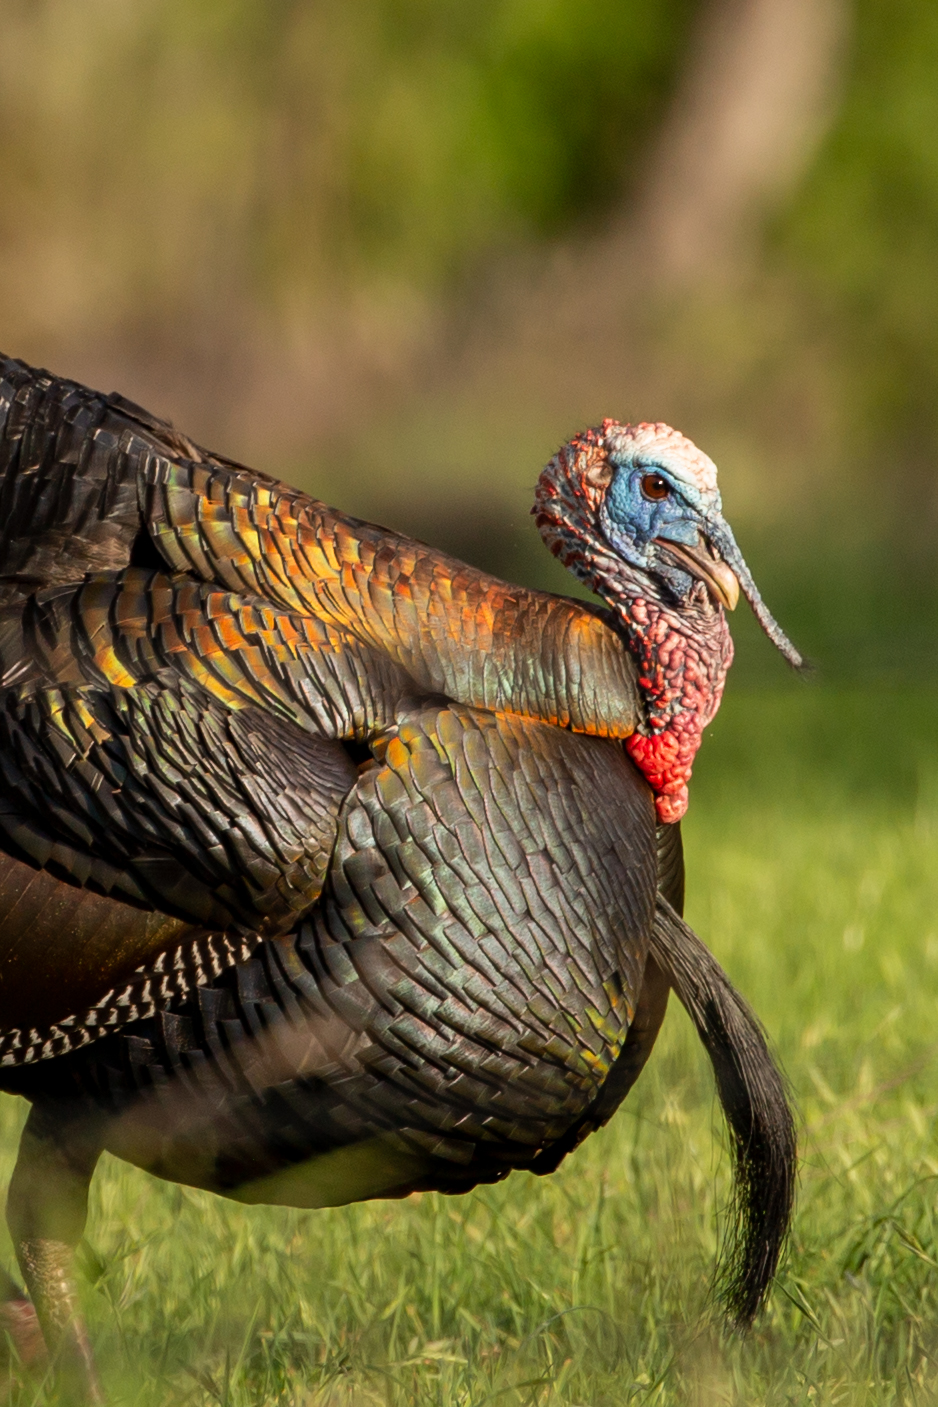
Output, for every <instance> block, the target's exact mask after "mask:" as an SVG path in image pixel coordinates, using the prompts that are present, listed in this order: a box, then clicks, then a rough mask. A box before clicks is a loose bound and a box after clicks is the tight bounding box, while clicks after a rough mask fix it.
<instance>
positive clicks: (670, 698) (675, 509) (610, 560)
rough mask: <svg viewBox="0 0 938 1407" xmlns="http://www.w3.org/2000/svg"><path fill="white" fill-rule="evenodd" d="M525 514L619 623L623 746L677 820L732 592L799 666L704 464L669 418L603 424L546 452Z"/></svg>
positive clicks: (711, 469)
mask: <svg viewBox="0 0 938 1407" xmlns="http://www.w3.org/2000/svg"><path fill="white" fill-rule="evenodd" d="M532 512H533V513H534V515H535V519H536V521H537V525H538V528H539V530H540V533H541V536H542V537H543V539H544V541H545V542H546V543H547V546H548V547H549V548H550V550H551V552H553V554H554V555H555V556H556V557H558V558H559V559H560V561H561V562H562V563H563V564H564V566H565V567H567V568H568V569H569V570H570V571H571V572H573V574H574V575H575V576H576V577H578V578H579V579H580V581H582V582H584V583H585V585H587V586H588V587H589V588H590V589H591V590H592V591H595V592H596V593H597V595H599V596H602V597H603V599H604V600H606V601H607V602H608V604H609V605H610V606H611V607H612V609H613V611H614V612H615V615H616V618H617V621H618V622H619V623H620V624H621V626H622V628H623V630H624V633H625V637H626V640H627V642H628V645H629V649H630V650H631V652H632V654H633V656H634V657H635V659H636V662H637V664H638V668H639V688H640V689H641V691H642V697H643V702H644V717H643V718H641V719H640V721H639V723H638V726H637V729H636V731H635V733H634V734H633V735H632V736H631V737H630V738H629V739H628V740H627V742H626V748H627V750H628V752H629V754H630V756H631V757H632V760H633V761H634V762H635V764H636V765H637V766H638V767H639V769H640V770H641V771H642V772H643V773H644V774H645V776H646V778H647V779H648V782H649V784H650V785H651V788H652V790H653V791H654V794H655V806H656V809H657V813H658V819H659V820H660V821H662V822H671V821H677V820H679V819H680V818H681V816H683V814H684V812H685V811H686V810H687V783H688V781H689V779H690V774H691V768H692V765H693V760H694V756H695V754H696V752H697V749H698V747H699V746H700V740H701V737H702V735H703V730H704V728H706V726H707V724H708V723H710V722H711V720H712V719H713V717H714V715H715V714H716V711H717V709H718V708H719V706H720V699H721V697H722V694H723V685H724V682H725V680H726V672H727V670H728V669H729V667H730V664H731V663H732V660H733V641H732V638H731V636H730V633H729V628H728V626H727V623H726V617H725V613H724V612H725V611H726V610H731V611H732V610H733V609H735V606H736V603H737V601H738V599H739V593H740V589H742V591H743V593H744V594H745V596H746V599H747V600H748V601H749V604H750V605H751V607H752V609H753V612H754V613H755V616H756V619H757V620H758V621H759V624H760V625H761V626H762V628H763V630H764V631H765V633H766V634H767V635H768V637H769V639H770V640H771V641H772V643H773V644H774V645H775V646H776V647H777V648H778V649H779V650H780V651H781V653H782V654H783V655H784V656H785V658H786V659H787V660H788V662H789V664H791V665H792V666H793V667H794V668H795V669H802V668H804V660H803V659H802V657H801V655H800V654H799V653H798V651H797V650H796V649H795V647H794V645H792V643H791V641H790V640H789V639H788V637H787V636H786V635H785V633H784V632H783V630H782V629H781V627H780V626H779V625H778V623H777V622H776V621H775V619H774V618H773V616H772V615H771V613H770V612H769V610H768V608H767V606H766V605H765V603H764V601H763V600H762V597H761V595H760V594H759V590H758V587H757V586H756V584H755V582H754V581H753V578H752V574H751V572H750V571H749V568H748V567H747V566H746V563H745V561H744V560H743V556H742V553H741V552H740V550H739V548H738V546H737V545H736V539H735V538H734V536H733V533H732V529H731V528H730V526H729V524H728V523H727V521H726V519H725V518H724V517H723V505H722V502H721V499H720V491H719V489H718V488H717V471H716V465H715V464H714V463H713V461H712V459H709V458H708V457H707V455H705V454H703V453H702V452H701V451H700V450H699V449H698V448H697V446H696V445H695V444H693V443H692V442H691V441H690V440H688V439H687V438H686V437H685V436H684V435H682V434H680V433H679V432H678V431H677V430H672V429H671V427H670V426H669V425H662V424H654V425H647V424H641V425H620V424H619V422H618V421H615V420H604V421H603V423H602V425H601V426H599V427H597V428H594V429H590V430H586V431H584V432H583V433H582V434H580V435H577V436H575V437H574V438H573V439H572V440H571V441H570V442H569V443H568V444H566V445H564V447H563V448H562V449H561V450H560V451H559V453H558V454H556V455H555V456H554V458H553V459H552V460H551V461H550V463H549V464H548V466H547V468H546V469H545V470H544V472H543V473H542V475H541V477H540V480H539V481H538V486H537V493H536V497H535V503H534V508H533V509H532Z"/></svg>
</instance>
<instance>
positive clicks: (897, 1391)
mask: <svg viewBox="0 0 938 1407" xmlns="http://www.w3.org/2000/svg"><path fill="white" fill-rule="evenodd" d="M685 836H686V846H687V867H688V917H689V919H690V921H691V922H692V923H693V924H694V926H695V927H696V928H697V930H698V931H699V932H700V934H701V935H702V936H703V937H704V938H705V939H706V940H707V941H708V942H709V943H710V944H711V946H712V947H713V949H714V950H715V952H716V953H717V955H718V956H719V958H720V959H721V961H722V962H723V963H724V965H725V966H726V968H727V970H728V971H729V973H730V975H731V976H732V978H733V979H734V980H735V982H736V983H737V985H738V986H739V987H740V988H741V989H742V991H743V992H744V993H745V994H746V995H747V996H748V997H749V999H750V1000H751V1002H752V1003H753V1005H754V1006H755V1007H756V1009H757V1011H758V1012H759V1014H760V1015H761V1017H762V1019H763V1021H764V1022H765V1024H766V1026H767V1028H768V1030H769V1032H770V1034H771V1037H772V1040H773V1042H774V1044H775V1047H776V1049H777V1051H778V1053H779V1055H780V1057H781V1059H782V1062H783V1064H784V1066H785V1069H786V1071H787V1074H788V1077H789V1079H790V1081H791V1085H792V1087H793V1090H794V1092H795V1096H796V1099H797V1103H798V1108H799V1120H800V1127H801V1143H802V1158H803V1163H802V1171H801V1179H800V1192H799V1199H798V1212H797V1220H796V1225H795V1233H794V1237H793V1240H792V1244H791V1246H790V1250H789V1253H788V1255H787V1258H786V1260H785V1263H784V1266H783V1268H782V1271H781V1274H780V1276H779V1279H778V1282H777V1285H776V1288H775V1290H774V1291H773V1294H772V1298H771V1301H770V1304H769V1308H768V1311H767V1313H766V1314H765V1316H764V1318H763V1319H762V1320H761V1322H760V1323H759V1325H758V1327H757V1328H756V1330H755V1331H754V1332H753V1333H752V1334H751V1335H750V1336H749V1337H748V1338H747V1339H745V1340H742V1339H739V1338H738V1337H735V1336H727V1335H726V1334H725V1333H724V1332H723V1331H722V1330H721V1328H720V1324H719V1318H718V1315H717V1314H716V1312H715V1310H714V1308H713V1305H712V1301H711V1297H710V1288H711V1277H712V1268H713V1264H714V1258H715V1255H716V1252H717V1250H718V1245H719V1235H720V1225H721V1221H720V1213H721V1208H722V1207H723V1205H724V1204H725V1203H726V1200H727V1197H728V1171H729V1160H728V1157H727V1155H726V1150H725V1142H724V1138H723V1132H722V1127H721V1122H720V1116H719V1109H718V1106H717V1105H716V1103H715V1099H714V1095H713V1084H712V1080H711V1077H710V1073H709V1069H708V1067H707V1063H706V1060H705V1057H704V1056H703V1054H702V1051H701V1050H700V1048H699V1047H698V1045H697V1042H696V1038H695V1036H694V1034H693V1031H692V1029H691V1027H690V1023H689V1022H688V1021H687V1019H686V1017H685V1016H684V1014H683V1012H682V1011H681V1010H680V1008H679V1007H677V1005H676V1004H674V1005H673V1007H672V1010H671V1011H670V1013H669V1015H668V1019H667V1021H666V1023H665V1030H664V1033H663V1035H662V1038H661V1040H660V1041H659V1045H658V1047H657V1049H656V1051H655V1054H654V1056H653V1058H652V1060H651V1062H650V1065H649V1067H648V1069H647V1070H646V1072H645V1074H644V1075H643V1076H642V1078H641V1080H640V1082H639V1084H638V1086H637V1087H636V1089H635V1090H634V1091H633V1093H632V1095H631V1097H630V1098H629V1100H628V1101H627V1103H626V1105H625V1106H624V1107H623V1108H622V1109H621V1110H620V1112H619V1114H618V1115H617V1116H616V1118H615V1120H614V1121H613V1123H612V1125H611V1126H610V1127H609V1128H608V1129H606V1130H604V1131H603V1132H602V1133H601V1134H599V1135H597V1136H595V1137H593V1138H592V1139H590V1140H589V1141H588V1142H587V1143H586V1144H585V1145H584V1146H583V1148H581V1149H580V1150H579V1151H578V1152H577V1153H576V1154H574V1155H573V1156H572V1157H570V1158H569V1159H568V1160H567V1162H566V1163H565V1164H564V1165H563V1166H562V1168H561V1169H560V1171H559V1172H558V1173H557V1174H555V1175H554V1176H553V1177H550V1178H544V1179H537V1178H534V1177H530V1176H527V1175H521V1174H516V1175H514V1176H513V1177H512V1178H511V1179H509V1181H508V1182H507V1183H506V1184H504V1185H502V1186H500V1187H495V1188H483V1189H481V1190H480V1191H478V1192H476V1193H474V1194H472V1195H470V1196H467V1197H462V1198H445V1197H439V1196H431V1195H426V1196H422V1197H414V1198H411V1199H410V1200H409V1201H406V1202H401V1203H397V1202H376V1203H372V1204H370V1205H365V1206H360V1207H353V1208H348V1209H344V1210H338V1211H326V1212H319V1213H293V1212H290V1211H284V1210H280V1209H267V1208H255V1209H245V1208H241V1207H237V1206H235V1205H233V1204H232V1205H229V1204H227V1203H225V1202H223V1201H221V1200H219V1199H216V1198H212V1197H210V1196H208V1195H203V1194H201V1193H195V1192H191V1191H189V1190H186V1189H181V1188H178V1187H173V1186H169V1185H166V1184H163V1183H159V1182H156V1181H154V1180H152V1179H150V1178H148V1177H146V1176H144V1175H143V1174H141V1173H138V1172H136V1171H133V1170H131V1169H128V1168H125V1167H123V1166H122V1165H120V1164H118V1163H116V1162H115V1161H113V1160H110V1159H105V1160H104V1162H103V1163H102V1166H101V1168H100V1170H99V1172H98V1175H97V1177H96V1180H95V1185H94V1189H93V1195H92V1209H91V1215H90V1219H89V1225H88V1244H87V1249H86V1252H85V1254H84V1274H85V1277H86V1278H85V1285H84V1300H85V1305H86V1310H87V1315H88V1318H89V1321H90V1324H91V1331H92V1336H93V1338H94V1340H95V1342H96V1344H97V1348H98V1355H99V1362H100V1366H101V1371H102V1376H103V1378H104V1381H105V1384H106V1386H107V1388H108V1390H109V1392H110V1393H111V1395H112V1398H113V1400H114V1401H115V1402H126V1403H139V1404H154V1407H155V1404H157V1403H160V1404H163V1403H165V1404H169V1403H173V1404H175V1403H180V1404H182V1403H190V1404H192V1405H193V1407H200V1404H203V1403H204V1404H208V1403H212V1402H217V1403H225V1404H228V1407H241V1404H244V1407H246V1405H247V1404H260V1403H276V1402H283V1403H296V1404H309V1407H314V1404H315V1407H359V1404H360V1407H367V1405H368V1404H382V1407H383V1404H389V1405H390V1404H393V1407H405V1404H407V1407H410V1404H416V1407H483V1404H488V1403H494V1404H499V1407H521V1404H530V1407H555V1405H556V1407H607V1404H608V1407H613V1404H620V1403H634V1404H636V1407H638V1404H670V1403H692V1404H711V1403H714V1404H717V1403H739V1404H745V1407H757V1404H762V1403H765V1404H782V1403H812V1404H828V1403H829V1404H832V1407H833V1404H854V1403H856V1404H860V1403H864V1404H866V1403H870V1404H872V1403H876V1404H887V1403H909V1404H913V1403H930V1402H933V1401H935V1400H938V1214H936V1202H938V1139H936V1136H935V1129H934V1121H935V1115H936V1113H938V1019H936V1017H938V864H936V863H935V859H936V853H938V690H928V691H926V690H920V691H917V692H911V691H889V690H886V689H883V688H877V689H875V690H873V689H869V690H867V691H865V692H864V691H859V690H856V691H850V690H846V689H845V690H841V691H837V690H835V689H833V688H823V687H818V686H813V687H812V686H806V687H801V686H798V687H790V688H788V689H786V690H783V691H778V692H770V691H764V692H749V693H740V692H737V693H736V694H731V696H730V697H729V698H728V699H727V701H726V703H725V704H724V708H723V711H722V713H721V715H720V717H719V720H718V722H717V724H716V725H715V727H714V730H713V735H712V736H711V737H709V738H708V739H707V740H706V742H705V746H704V749H703V752H702V754H701V761H700V764H699V766H698V771H697V776H696V778H695V782H694V787H693V790H692V801H691V811H690V814H689V817H688V820H687V822H686V825H685ZM24 1112H25V1110H24V1108H23V1106H22V1105H21V1103H20V1102H19V1101H15V1100H12V1099H9V1100H6V1101H5V1102H4V1103H3V1105H2V1109H0V1113H2V1121H3V1122H2V1162H3V1168H2V1170H0V1171H2V1173H3V1176H4V1181H5V1180H6V1176H7V1174H8V1171H9V1168H10V1167H11V1165H12V1160H13V1156H14V1151H15V1143H16V1133H17V1130H18V1128H19V1125H20V1123H21V1122H22V1119H23V1117H24ZM2 1254H3V1255H5V1257H6V1261H7V1263H8V1264H12V1253H11V1250H10V1247H9V1243H8V1242H6V1241H5V1242H4V1247H3V1251H2ZM11 1391H12V1396H11V1400H12V1401H13V1402H15V1403H22V1404H25V1403H34V1402H35V1403H42V1402H45V1401H47V1400H51V1398H50V1397H47V1389H46V1388H45V1387H44V1386H43V1384H42V1383H40V1382H37V1381H36V1380H32V1381H28V1382H26V1383H25V1384H22V1385H19V1386H17V1385H15V1384H14V1385H13V1386H12V1390H11Z"/></svg>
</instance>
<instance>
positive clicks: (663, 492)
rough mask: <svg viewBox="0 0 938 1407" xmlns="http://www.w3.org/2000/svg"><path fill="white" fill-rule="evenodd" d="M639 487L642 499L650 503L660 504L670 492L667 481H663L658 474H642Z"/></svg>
mask: <svg viewBox="0 0 938 1407" xmlns="http://www.w3.org/2000/svg"><path fill="white" fill-rule="evenodd" d="M639 487H640V488H641V490H642V497H643V498H650V499H651V501H652V503H660V502H661V500H662V499H663V498H667V497H668V495H669V494H670V492H671V486H670V484H669V483H668V481H667V479H663V478H662V477H661V475H660V474H643V475H642V477H641V482H640V485H639Z"/></svg>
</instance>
